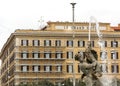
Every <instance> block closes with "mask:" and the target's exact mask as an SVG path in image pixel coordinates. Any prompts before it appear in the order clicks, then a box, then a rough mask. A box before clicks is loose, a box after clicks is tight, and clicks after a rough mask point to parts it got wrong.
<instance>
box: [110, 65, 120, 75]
mask: <svg viewBox="0 0 120 86" xmlns="http://www.w3.org/2000/svg"><path fill="white" fill-rule="evenodd" d="M111 69H112V70H111V71H112V73H119V66H118V64H112V65H111Z"/></svg>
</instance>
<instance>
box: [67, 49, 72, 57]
mask: <svg viewBox="0 0 120 86" xmlns="http://www.w3.org/2000/svg"><path fill="white" fill-rule="evenodd" d="M67 58H68V59H72V58H73V52H72V51H68V52H67Z"/></svg>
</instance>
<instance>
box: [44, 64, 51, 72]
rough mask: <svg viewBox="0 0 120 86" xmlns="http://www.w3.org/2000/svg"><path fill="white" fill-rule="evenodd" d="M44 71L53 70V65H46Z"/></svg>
mask: <svg viewBox="0 0 120 86" xmlns="http://www.w3.org/2000/svg"><path fill="white" fill-rule="evenodd" d="M44 71H45V72H51V71H52V66H50V65H47V66H44Z"/></svg>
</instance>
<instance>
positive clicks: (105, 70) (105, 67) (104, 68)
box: [101, 64, 108, 73]
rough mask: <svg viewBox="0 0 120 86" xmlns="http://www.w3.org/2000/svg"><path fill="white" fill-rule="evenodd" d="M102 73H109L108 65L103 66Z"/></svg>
mask: <svg viewBox="0 0 120 86" xmlns="http://www.w3.org/2000/svg"><path fill="white" fill-rule="evenodd" d="M101 71H102V72H103V73H107V72H108V67H107V64H101Z"/></svg>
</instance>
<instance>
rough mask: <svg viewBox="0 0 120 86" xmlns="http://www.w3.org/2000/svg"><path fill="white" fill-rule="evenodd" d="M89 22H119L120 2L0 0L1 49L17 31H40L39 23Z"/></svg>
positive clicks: (111, 0) (114, 24)
mask: <svg viewBox="0 0 120 86" xmlns="http://www.w3.org/2000/svg"><path fill="white" fill-rule="evenodd" d="M71 2H76V3H77V4H76V5H75V21H76V22H89V20H90V17H91V16H93V17H95V18H96V20H97V21H98V22H104V23H111V25H112V26H117V24H119V23H120V5H119V3H120V0H0V41H1V42H0V49H1V48H2V46H3V44H4V43H5V42H6V40H7V38H8V37H9V36H10V34H11V33H13V32H14V31H15V30H16V29H39V26H40V24H41V23H40V22H38V21H39V20H43V21H44V22H48V21H63V22H64V21H72V6H71V5H70V3H71Z"/></svg>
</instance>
